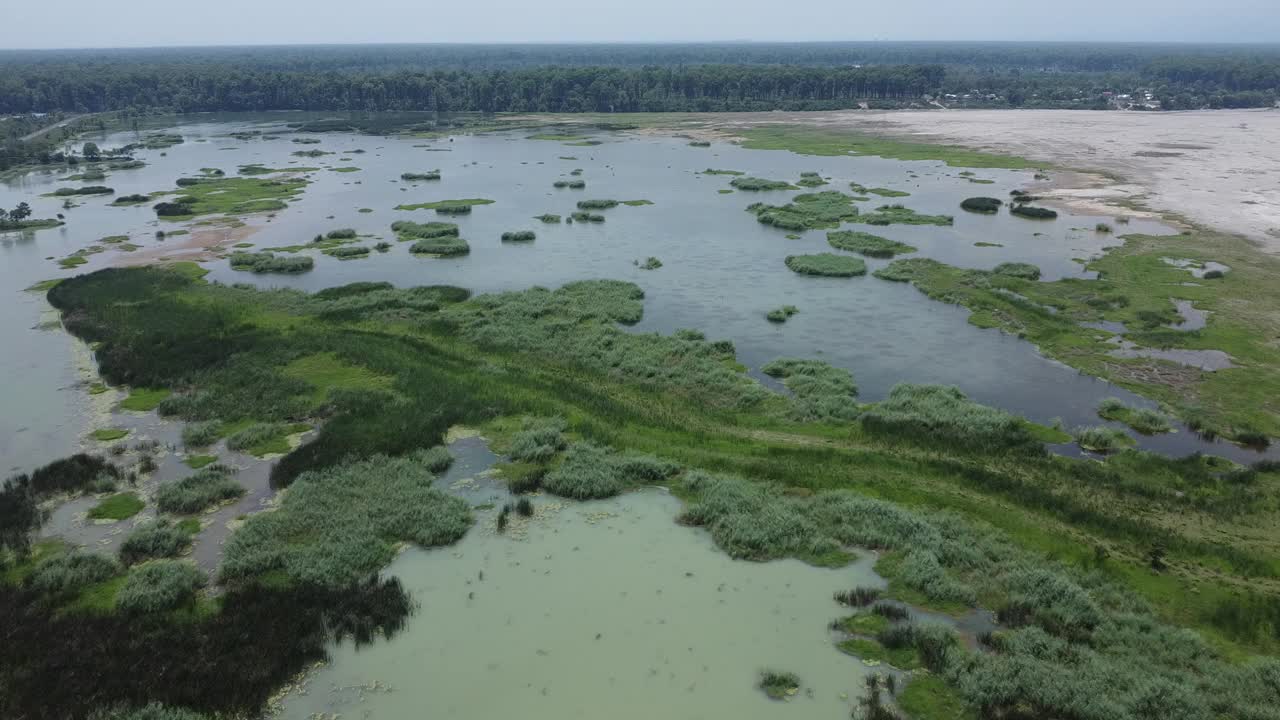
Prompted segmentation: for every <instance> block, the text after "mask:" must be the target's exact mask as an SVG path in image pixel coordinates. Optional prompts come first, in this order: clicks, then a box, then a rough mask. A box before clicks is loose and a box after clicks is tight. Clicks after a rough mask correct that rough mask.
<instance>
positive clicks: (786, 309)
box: [765, 305, 800, 323]
mask: <svg viewBox="0 0 1280 720" xmlns="http://www.w3.org/2000/svg"><path fill="white" fill-rule="evenodd" d="M798 312H800V308H797V307H796V306H795V305H783V306H782V307H779V308H774V309H772V310H770V311H769V312H767V313H765V318H766V319H768V321H769V322H775V323H784V322H786V321H787V320H789V319H791V316H792V315H795V314H796V313H798Z"/></svg>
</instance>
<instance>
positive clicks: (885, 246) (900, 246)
mask: <svg viewBox="0 0 1280 720" xmlns="http://www.w3.org/2000/svg"><path fill="white" fill-rule="evenodd" d="M827 243H828V244H830V245H831V247H833V248H835V249H837V250H848V251H850V252H856V253H860V254H862V255H865V256H867V257H873V258H891V257H893V256H894V255H902V254H904V253H912V252H915V251H916V248H915V247H914V246H912V245H908V244H906V243H901V242H898V241H896V240H890V239H888V238H883V237H880V236H879V235H872V234H871V233H865V232H855V231H851V230H838V231H835V232H829V233H827Z"/></svg>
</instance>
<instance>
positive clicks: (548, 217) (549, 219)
mask: <svg viewBox="0 0 1280 720" xmlns="http://www.w3.org/2000/svg"><path fill="white" fill-rule="evenodd" d="M533 219H534V220H541V221H542V222H544V223H547V224H548V225H554V224H556V223H559V222H560V220H561V218H560V216H559V215H556V214H555V213H544V214H542V215H537V216H535V217H534V218H533Z"/></svg>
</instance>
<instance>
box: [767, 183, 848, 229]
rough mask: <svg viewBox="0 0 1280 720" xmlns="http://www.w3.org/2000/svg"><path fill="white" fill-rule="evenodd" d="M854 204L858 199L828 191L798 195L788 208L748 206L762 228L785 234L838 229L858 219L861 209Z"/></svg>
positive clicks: (785, 206) (788, 204)
mask: <svg viewBox="0 0 1280 720" xmlns="http://www.w3.org/2000/svg"><path fill="white" fill-rule="evenodd" d="M853 202H854V198H853V197H851V196H849V195H845V194H844V193H841V192H836V191H834V190H824V191H822V192H817V193H802V194H800V195H796V196H795V197H794V198H792V199H791V202H789V203H787V204H786V205H766V204H764V203H752V204H751V205H748V206H747V212H750V213H754V214H755V216H756V220H757V221H759V222H760V223H761V224H763V225H769V226H772V227H776V228H779V229H782V230H810V229H815V228H834V227H839V225H840V223H842V222H847V221H851V220H853V219H854V218H856V217H858V208H856V207H854V205H853Z"/></svg>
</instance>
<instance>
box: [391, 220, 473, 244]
mask: <svg viewBox="0 0 1280 720" xmlns="http://www.w3.org/2000/svg"><path fill="white" fill-rule="evenodd" d="M391 230H392V232H394V233H395V234H396V238H397V239H399V240H430V239H434V238H443V237H458V226H457V225H456V224H454V223H447V222H428V223H416V222H411V221H409V220H397V221H395V222H393V223H391Z"/></svg>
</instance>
